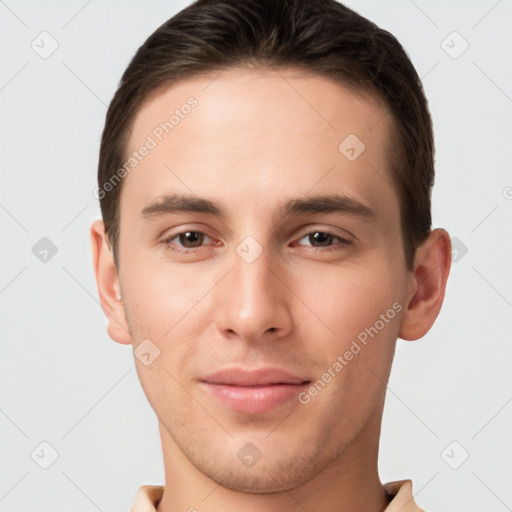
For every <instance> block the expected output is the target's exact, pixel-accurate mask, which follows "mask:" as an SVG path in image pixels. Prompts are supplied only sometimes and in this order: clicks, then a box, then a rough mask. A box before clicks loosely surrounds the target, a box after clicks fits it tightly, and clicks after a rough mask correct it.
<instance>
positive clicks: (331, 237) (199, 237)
mask: <svg viewBox="0 0 512 512" xmlns="http://www.w3.org/2000/svg"><path fill="white" fill-rule="evenodd" d="M319 234H320V235H323V237H320V238H321V240H320V241H319V240H318V237H317V238H312V237H313V236H314V235H319ZM205 238H208V239H210V240H212V241H213V237H212V236H210V235H209V234H208V232H207V231H203V230H200V229H193V230H192V229H191V230H185V231H180V232H179V233H175V234H173V235H171V236H169V237H167V238H166V239H165V240H163V242H162V243H163V244H164V245H165V247H166V248H168V249H170V250H172V251H175V252H177V253H182V254H187V253H188V254H194V253H195V252H197V250H199V249H201V248H203V247H205V245H203V243H204V241H205ZM305 238H307V239H308V241H309V242H310V243H316V242H320V243H321V244H325V243H326V242H329V244H328V245H320V246H314V245H310V246H307V245H306V247H310V248H311V249H313V250H314V251H315V252H318V251H320V252H330V251H339V250H343V249H346V248H347V247H348V246H349V245H351V244H352V241H351V240H348V239H347V238H344V237H343V236H341V235H340V234H339V233H336V232H334V231H331V230H328V229H315V230H311V231H308V232H305V233H303V234H302V236H301V237H300V238H299V239H298V242H300V241H301V240H304V239H305ZM322 238H323V239H322ZM326 238H327V240H326ZM174 240H178V241H179V244H178V243H175V242H174ZM336 241H337V243H335V242H336ZM189 242H191V243H192V244H200V245H195V246H192V247H186V244H187V243H189ZM330 242H333V243H332V244H331V243H330ZM180 244H181V245H180ZM184 244H185V245H184ZM213 245H217V246H218V245H219V243H214V244H213ZM293 245H294V246H295V247H296V246H297V245H299V246H300V245H302V244H299V243H297V242H294V243H293Z"/></svg>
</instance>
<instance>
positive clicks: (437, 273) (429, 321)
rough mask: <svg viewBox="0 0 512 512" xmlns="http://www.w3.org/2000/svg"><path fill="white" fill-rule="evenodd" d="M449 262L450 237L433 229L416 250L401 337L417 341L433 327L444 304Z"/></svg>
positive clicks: (400, 332)
mask: <svg viewBox="0 0 512 512" xmlns="http://www.w3.org/2000/svg"><path fill="white" fill-rule="evenodd" d="M451 260H452V247H451V240H450V235H449V234H448V233H447V232H446V231H445V230H444V229H434V230H433V231H431V232H430V235H429V237H428V238H427V240H426V241H425V242H424V243H423V244H422V245H421V246H420V247H418V249H417V250H416V256H415V259H414V271H412V272H410V276H409V293H408V297H407V301H406V304H407V308H406V310H405V313H404V315H403V317H402V322H401V324H400V331H399V333H398V336H399V337H400V338H402V339H404V340H417V339H418V338H421V337H422V336H424V335H425V334H426V333H427V332H428V331H429V330H430V328H431V327H432V325H433V323H434V321H435V319H436V318H437V315H438V314H439V311H440V310H441V306H442V304H443V299H444V293H445V288H446V281H447V279H448V274H449V273H450V265H451Z"/></svg>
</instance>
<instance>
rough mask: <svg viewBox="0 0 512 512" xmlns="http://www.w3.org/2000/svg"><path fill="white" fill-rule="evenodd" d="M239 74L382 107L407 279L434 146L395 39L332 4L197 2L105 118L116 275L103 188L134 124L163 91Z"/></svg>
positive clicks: (139, 61) (413, 77)
mask: <svg viewBox="0 0 512 512" xmlns="http://www.w3.org/2000/svg"><path fill="white" fill-rule="evenodd" d="M244 64H253V65H254V64H255V65H257V66H259V67H261V68H265V67H271V66H280V67H296V68H301V69H304V70H306V71H309V72H312V73H315V74H318V75H322V76H326V77H329V78H332V79H334V80H336V81H338V82H339V83H342V84H344V85H348V86H351V87H352V88H353V89H356V90H361V91H368V92H371V93H374V94H377V95H378V97H379V98H381V99H382V100H384V102H385V104H386V105H387V107H388V108H389V110H390V112H391V114H392V121H393V133H392V134H391V137H392V138H393V140H395V141H396V142H397V144H396V146H397V147H396V151H393V153H390V162H387V164H388V166H389V168H390V169H391V179H392V180H393V182H394V186H395V187H396V190H397V193H398V196H399V198H400V211H401V227H402V233H403V240H404V251H405V259H406V263H407V267H408V268H409V269H412V267H413V264H414V255H415V252H416V248H417V247H418V245H419V244H421V243H422V242H423V241H424V240H425V239H426V238H427V236H428V234H429V232H430V229H431V222H432V220H431V211H430V210H431V205H430V202H431V189H432V186H433V183H434V142H433V133H432V120H431V117H430V112H429V110H428V104H427V100H426V97H425V94H424V91H423V87H422V84H421V80H420V78H419V76H418V74H417V73H416V70H415V69H414V66H413V65H412V63H411V61H410V59H409V57H408V56H407V54H406V52H405V50H404V49H403V47H402V46H401V45H400V43H399V42H398V41H397V39H396V38H395V37H394V36H393V35H392V34H390V33H389V32H387V31H386V30H383V29H381V28H379V27H378V26H377V25H375V24H374V23H372V22H371V21H369V20H367V19H366V18H364V17H362V16H360V15H359V14H357V13H356V12H354V11H352V10H351V9H349V8H347V7H345V6H344V5H342V4H340V3H339V2H337V1H336V0H196V1H195V2H193V3H192V4H191V5H189V6H188V7H186V8H185V9H183V10H182V11H180V12H179V13H178V14H176V15H175V16H173V17H172V18H170V19H169V20H168V21H166V22H165V23H164V24H162V25H161V26H160V27H159V28H158V29H157V30H155V32H154V33H153V34H152V35H151V36H150V37H149V38H148V39H147V40H146V41H145V43H144V44H143V45H142V46H141V47H140V48H139V49H138V51H137V52H136V54H135V56H134V57H133V59H132V60H131V62H130V64H129V65H128V67H127V69H126V70H125V72H124V73H123V76H122V78H121V81H120V83H119V87H118V89H117V91H116V93H115V95H114V98H113V99H112V101H111V103H110V106H109V108H108V112H107V115H106V121H105V127H104V130H103V134H102V139H101V147H100V155H99V165H98V187H99V189H98V190H100V191H103V193H102V194H100V195H99V199H100V207H101V213H102V216H103V221H104V223H105V231H106V233H107V235H108V239H109V242H110V243H111V246H112V250H113V254H114V261H115V264H116V267H117V268H119V263H120V261H119V254H118V243H119V221H120V218H119V198H120V194H121V189H122V181H120V182H119V184H118V186H113V187H109V192H108V193H105V190H103V186H104V185H105V184H107V183H109V182H110V183H112V181H111V180H112V178H113V177H116V176H115V175H116V173H117V172H118V170H119V169H120V168H121V167H122V166H123V163H124V162H125V159H126V150H127V144H128V141H129V137H130V134H131V129H132V125H133V121H134V117H135V115H136V114H137V112H138V111H139V110H140V108H141V106H142V105H143V103H144V102H145V101H146V100H147V99H148V97H149V95H150V94H152V93H154V92H156V91H158V90H160V89H162V88H164V87H168V86H170V85H172V84H174V83H176V82H179V81H182V80H186V79H189V78H193V77H196V76H198V75H201V74H205V73H209V72H213V71H220V70H223V69H227V68H233V67H238V66H241V65H244ZM117 179H118V180H119V175H118V176H117ZM376 179H380V178H378V176H377V175H376Z"/></svg>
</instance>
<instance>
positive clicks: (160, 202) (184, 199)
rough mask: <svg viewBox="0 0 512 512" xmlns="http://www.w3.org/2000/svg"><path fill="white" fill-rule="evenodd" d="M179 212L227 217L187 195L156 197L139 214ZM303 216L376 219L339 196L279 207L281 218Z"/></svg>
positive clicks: (304, 199) (365, 208) (299, 200)
mask: <svg viewBox="0 0 512 512" xmlns="http://www.w3.org/2000/svg"><path fill="white" fill-rule="evenodd" d="M181 212H195V213H206V214H209V215H213V216H215V217H219V218H226V217H227V214H226V211H225V210H224V208H223V207H222V206H221V205H219V204H218V203H216V202H214V201H212V200H210V199H205V198H201V197H197V196H193V195H188V194H168V195H163V196H159V197H157V198H156V199H155V200H154V201H153V202H152V203H151V204H149V205H148V206H146V207H145V208H144V209H143V210H142V211H141V213H140V214H141V217H143V218H145V219H150V218H154V217H160V216H163V215H167V214H170V213H181ZM305 213H313V214H315V213H347V214H350V215H353V216H356V217H361V218H365V219H374V218H376V217H377V214H376V213H375V210H373V209H372V208H370V207H369V206H367V205H365V204H363V203H362V202H361V201H359V200H358V199H355V198H352V197H349V196H346V195H340V194H330V195H318V196H309V197H300V198H296V199H291V200H289V201H287V202H286V203H285V204H284V205H283V206H282V207H281V214H282V215H283V216H290V215H300V214H305Z"/></svg>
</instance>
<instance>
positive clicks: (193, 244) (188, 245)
mask: <svg viewBox="0 0 512 512" xmlns="http://www.w3.org/2000/svg"><path fill="white" fill-rule="evenodd" d="M205 237H206V238H208V239H210V240H211V238H210V237H209V236H208V235H207V234H206V233H205V232H204V231H198V230H195V231H183V232H181V233H177V234H175V235H172V236H170V237H169V238H167V239H166V240H164V242H163V243H164V244H165V245H166V246H168V247H169V248H171V249H173V250H175V251H178V252H186V251H187V249H190V250H193V249H197V248H199V247H201V246H202V245H204V241H205Z"/></svg>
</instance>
